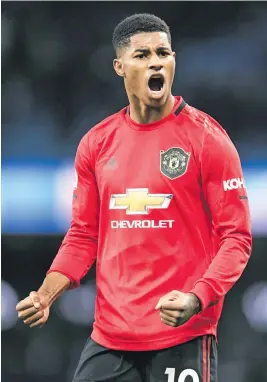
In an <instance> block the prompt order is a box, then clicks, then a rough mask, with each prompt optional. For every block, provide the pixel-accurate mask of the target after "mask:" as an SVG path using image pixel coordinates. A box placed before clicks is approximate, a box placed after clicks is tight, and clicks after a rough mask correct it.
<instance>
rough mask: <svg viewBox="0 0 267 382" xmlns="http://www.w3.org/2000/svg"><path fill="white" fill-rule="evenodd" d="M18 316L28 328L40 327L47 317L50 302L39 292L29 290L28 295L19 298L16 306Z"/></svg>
mask: <svg viewBox="0 0 267 382" xmlns="http://www.w3.org/2000/svg"><path fill="white" fill-rule="evenodd" d="M16 310H17V312H18V317H19V319H20V320H23V322H24V324H25V325H29V326H30V328H33V327H35V326H39V327H42V326H43V325H44V324H45V323H46V321H47V320H48V317H49V311H50V304H49V300H48V297H46V296H45V295H43V294H41V293H39V292H31V293H30V294H29V296H28V297H26V298H25V299H24V300H21V301H20V302H19V303H18V304H17V306H16Z"/></svg>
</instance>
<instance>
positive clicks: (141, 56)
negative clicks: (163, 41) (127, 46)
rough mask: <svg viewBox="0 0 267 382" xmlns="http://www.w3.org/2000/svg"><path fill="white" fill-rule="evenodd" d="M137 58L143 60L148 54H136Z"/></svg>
mask: <svg viewBox="0 0 267 382" xmlns="http://www.w3.org/2000/svg"><path fill="white" fill-rule="evenodd" d="M135 58H138V59H139V60H143V59H144V58H146V56H145V55H144V54H138V55H137V56H135Z"/></svg>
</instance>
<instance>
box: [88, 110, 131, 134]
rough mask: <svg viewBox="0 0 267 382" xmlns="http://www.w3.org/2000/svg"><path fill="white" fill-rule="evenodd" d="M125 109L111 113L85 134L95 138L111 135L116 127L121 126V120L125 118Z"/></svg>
mask: <svg viewBox="0 0 267 382" xmlns="http://www.w3.org/2000/svg"><path fill="white" fill-rule="evenodd" d="M124 112H125V109H122V110H120V111H118V112H116V113H114V114H112V115H109V116H108V117H106V118H105V119H103V120H102V121H101V122H99V123H97V124H96V125H95V126H93V127H91V128H90V130H89V131H88V132H87V133H86V134H85V137H87V139H90V140H91V139H93V137H94V138H96V137H100V136H101V137H103V136H107V135H109V134H110V133H111V132H112V131H113V130H114V129H117V128H119V126H120V125H121V121H122V119H123V115H124Z"/></svg>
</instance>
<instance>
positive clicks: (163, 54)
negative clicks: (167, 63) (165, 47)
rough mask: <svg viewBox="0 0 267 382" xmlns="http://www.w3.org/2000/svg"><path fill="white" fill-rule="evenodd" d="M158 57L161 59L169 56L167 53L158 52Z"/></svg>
mask: <svg viewBox="0 0 267 382" xmlns="http://www.w3.org/2000/svg"><path fill="white" fill-rule="evenodd" d="M159 56H161V57H166V56H169V52H164V51H163V52H160V53H159Z"/></svg>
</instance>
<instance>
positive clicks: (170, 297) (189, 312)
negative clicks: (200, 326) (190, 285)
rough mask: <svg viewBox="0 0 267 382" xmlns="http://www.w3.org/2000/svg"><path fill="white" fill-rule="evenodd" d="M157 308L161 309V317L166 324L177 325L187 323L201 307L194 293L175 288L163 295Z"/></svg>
mask: <svg viewBox="0 0 267 382" xmlns="http://www.w3.org/2000/svg"><path fill="white" fill-rule="evenodd" d="M156 309H160V318H161V321H162V322H164V324H166V325H169V326H174V327H176V326H180V325H183V324H185V323H186V322H187V321H188V320H189V319H190V318H191V317H192V316H194V315H195V314H197V313H198V312H199V311H200V310H201V307H200V302H199V299H198V298H197V297H196V296H195V295H194V294H191V293H183V292H179V291H178V290H173V291H172V292H170V293H168V294H166V295H165V296H163V297H161V299H160V300H159V302H158V303H157V305H156Z"/></svg>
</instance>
